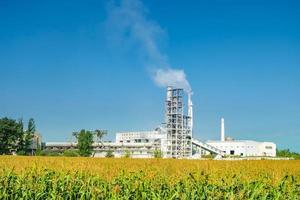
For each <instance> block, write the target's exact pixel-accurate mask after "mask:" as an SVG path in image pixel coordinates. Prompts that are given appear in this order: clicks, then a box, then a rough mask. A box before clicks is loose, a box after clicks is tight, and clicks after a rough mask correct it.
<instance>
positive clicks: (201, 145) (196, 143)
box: [192, 138, 225, 157]
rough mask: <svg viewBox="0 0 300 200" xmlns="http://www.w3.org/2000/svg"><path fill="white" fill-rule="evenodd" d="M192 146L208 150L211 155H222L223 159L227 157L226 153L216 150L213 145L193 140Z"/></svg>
mask: <svg viewBox="0 0 300 200" xmlns="http://www.w3.org/2000/svg"><path fill="white" fill-rule="evenodd" d="M192 144H193V145H195V146H197V147H200V148H202V149H204V150H206V151H208V152H210V153H214V154H217V155H220V156H222V157H224V156H225V153H224V152H223V151H222V150H220V149H218V148H216V147H214V146H212V145H209V144H206V143H204V142H201V141H199V140H197V139H194V138H192Z"/></svg>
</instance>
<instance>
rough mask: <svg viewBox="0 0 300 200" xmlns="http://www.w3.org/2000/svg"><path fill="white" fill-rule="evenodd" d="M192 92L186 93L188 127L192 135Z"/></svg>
mask: <svg viewBox="0 0 300 200" xmlns="http://www.w3.org/2000/svg"><path fill="white" fill-rule="evenodd" d="M192 94H193V93H192V92H189V93H188V116H189V118H190V119H189V126H190V129H191V132H192V133H193V102H192Z"/></svg>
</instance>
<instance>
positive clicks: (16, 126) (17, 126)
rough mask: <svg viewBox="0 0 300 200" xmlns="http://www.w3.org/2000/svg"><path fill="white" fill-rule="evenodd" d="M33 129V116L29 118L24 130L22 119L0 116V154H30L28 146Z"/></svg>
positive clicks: (30, 142) (29, 145)
mask: <svg viewBox="0 0 300 200" xmlns="http://www.w3.org/2000/svg"><path fill="white" fill-rule="evenodd" d="M35 131H36V129H35V122H34V119H33V118H30V119H29V121H28V124H27V129H26V130H25V128H24V123H23V120H22V119H19V120H15V119H9V118H7V117H4V118H1V119H0V154H1V155H3V154H4V155H7V154H13V153H17V154H18V155H26V154H30V150H31V148H30V147H31V144H32V139H33V137H34V133H35Z"/></svg>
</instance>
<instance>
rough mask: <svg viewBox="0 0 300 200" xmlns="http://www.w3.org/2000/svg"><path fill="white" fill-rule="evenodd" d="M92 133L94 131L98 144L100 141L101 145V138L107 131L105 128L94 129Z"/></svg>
mask: <svg viewBox="0 0 300 200" xmlns="http://www.w3.org/2000/svg"><path fill="white" fill-rule="evenodd" d="M94 133H95V135H96V137H97V142H98V145H99V143H101V145H102V146H103V142H102V138H103V137H104V135H106V134H107V131H106V130H100V129H96V130H95V131H94Z"/></svg>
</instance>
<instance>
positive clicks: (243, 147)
mask: <svg viewBox="0 0 300 200" xmlns="http://www.w3.org/2000/svg"><path fill="white" fill-rule="evenodd" d="M207 144H209V145H212V146H214V147H216V148H218V149H220V150H222V151H224V152H225V153H226V155H231V151H233V152H234V154H233V155H234V156H276V145H275V144H274V143H271V142H256V141H251V140H237V141H208V142H207Z"/></svg>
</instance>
